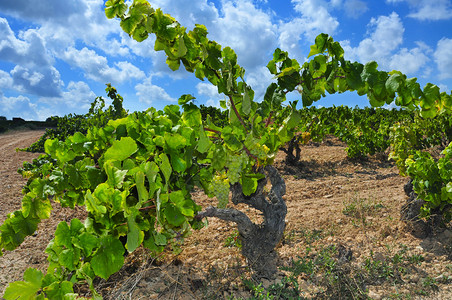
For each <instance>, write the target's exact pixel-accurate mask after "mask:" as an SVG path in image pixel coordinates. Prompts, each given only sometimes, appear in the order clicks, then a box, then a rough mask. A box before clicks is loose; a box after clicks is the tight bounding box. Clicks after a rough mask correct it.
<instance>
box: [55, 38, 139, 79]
mask: <svg viewBox="0 0 452 300" xmlns="http://www.w3.org/2000/svg"><path fill="white" fill-rule="evenodd" d="M63 58H64V60H65V61H66V62H68V63H69V64H70V65H72V66H74V67H78V68H80V69H82V70H83V71H84V74H85V76H86V77H87V78H89V79H92V80H94V81H97V82H101V83H105V82H111V83H113V84H117V83H122V82H124V81H127V80H130V79H141V78H144V77H145V74H144V72H143V71H141V70H140V69H139V68H137V67H136V66H134V65H133V64H131V63H129V62H126V61H121V62H116V63H115V66H116V67H115V68H112V67H110V66H109V63H108V60H107V58H106V57H105V56H100V55H98V54H97V53H96V52H95V51H94V50H90V49H88V48H86V47H83V49H81V50H78V49H75V48H72V47H71V48H68V49H67V50H66V52H65V53H64V54H63Z"/></svg>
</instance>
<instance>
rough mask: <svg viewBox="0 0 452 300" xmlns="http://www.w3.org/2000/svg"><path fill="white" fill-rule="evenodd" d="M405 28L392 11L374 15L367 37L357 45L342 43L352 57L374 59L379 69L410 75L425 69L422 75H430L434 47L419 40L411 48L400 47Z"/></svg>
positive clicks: (364, 59)
mask: <svg viewBox="0 0 452 300" xmlns="http://www.w3.org/2000/svg"><path fill="white" fill-rule="evenodd" d="M404 31H405V28H404V26H403V24H402V21H401V19H400V17H399V15H398V14H397V13H395V12H393V13H391V14H390V15H389V16H380V17H378V18H372V19H371V21H370V22H369V25H368V32H367V35H368V37H366V38H365V39H363V40H362V41H361V42H360V43H359V45H358V46H357V47H352V46H351V45H350V42H349V41H343V42H341V43H342V45H343V48H344V50H345V56H346V58H347V59H349V60H357V61H360V62H362V63H366V62H368V61H371V60H375V61H377V62H378V64H379V66H380V68H382V69H385V70H387V71H389V70H399V71H401V72H403V73H405V74H408V75H410V74H415V73H417V72H423V76H428V75H429V73H430V72H431V70H430V69H429V68H428V64H427V63H428V62H429V61H430V60H431V58H430V54H431V52H432V49H431V48H430V47H429V46H427V45H426V44H425V43H423V42H416V45H417V46H416V47H413V48H410V49H409V48H406V47H403V48H400V47H401V46H402V45H403V34H404Z"/></svg>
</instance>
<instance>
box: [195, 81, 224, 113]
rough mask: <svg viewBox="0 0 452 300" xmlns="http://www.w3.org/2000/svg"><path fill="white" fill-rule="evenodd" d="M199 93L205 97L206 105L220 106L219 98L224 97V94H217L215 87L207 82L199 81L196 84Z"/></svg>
mask: <svg viewBox="0 0 452 300" xmlns="http://www.w3.org/2000/svg"><path fill="white" fill-rule="evenodd" d="M196 90H197V92H198V94H199V95H201V96H205V97H206V98H207V100H206V105H207V106H213V107H217V108H220V100H223V99H224V94H221V95H219V94H218V90H217V87H216V86H214V85H213V84H210V83H207V82H200V83H198V84H197V85H196Z"/></svg>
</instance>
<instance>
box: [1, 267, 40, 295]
mask: <svg viewBox="0 0 452 300" xmlns="http://www.w3.org/2000/svg"><path fill="white" fill-rule="evenodd" d="M43 277H44V275H43V274H42V272H41V271H39V270H36V269H33V268H28V269H27V270H26V271H25V273H24V281H16V282H11V283H10V284H9V285H8V287H7V288H6V290H5V294H4V295H3V298H5V299H6V300H28V299H35V297H36V293H37V292H38V291H39V290H40V289H41V283H42V279H43Z"/></svg>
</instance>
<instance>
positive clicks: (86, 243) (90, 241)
mask: <svg viewBox="0 0 452 300" xmlns="http://www.w3.org/2000/svg"><path fill="white" fill-rule="evenodd" d="M78 239H79V241H80V242H79V243H77V246H78V247H79V248H81V249H82V250H83V253H84V254H85V256H90V255H91V253H92V251H93V249H94V248H96V247H98V246H99V240H98V238H97V237H95V236H94V235H92V234H90V233H88V232H83V233H82V234H81V235H79V237H78Z"/></svg>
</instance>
